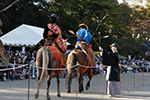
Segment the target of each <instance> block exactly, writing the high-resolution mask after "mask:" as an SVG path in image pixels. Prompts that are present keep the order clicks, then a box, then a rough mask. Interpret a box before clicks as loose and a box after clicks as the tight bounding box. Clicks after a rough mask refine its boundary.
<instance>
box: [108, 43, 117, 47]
mask: <svg viewBox="0 0 150 100" xmlns="http://www.w3.org/2000/svg"><path fill="white" fill-rule="evenodd" d="M110 47H117V48H119V45H118V44H117V43H113V44H111V45H110Z"/></svg>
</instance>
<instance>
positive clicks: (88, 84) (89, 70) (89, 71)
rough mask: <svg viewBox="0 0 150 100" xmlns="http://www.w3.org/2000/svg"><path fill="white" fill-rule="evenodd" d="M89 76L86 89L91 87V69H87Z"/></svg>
mask: <svg viewBox="0 0 150 100" xmlns="http://www.w3.org/2000/svg"><path fill="white" fill-rule="evenodd" d="M87 76H88V82H87V84H86V90H88V89H89V88H90V82H91V69H88V70H87Z"/></svg>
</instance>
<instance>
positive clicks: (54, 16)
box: [48, 13, 59, 19]
mask: <svg viewBox="0 0 150 100" xmlns="http://www.w3.org/2000/svg"><path fill="white" fill-rule="evenodd" d="M48 17H49V18H56V19H58V18H59V17H58V16H57V15H56V14H54V13H53V14H51V15H50V16H48Z"/></svg>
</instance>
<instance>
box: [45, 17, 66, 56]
mask: <svg viewBox="0 0 150 100" xmlns="http://www.w3.org/2000/svg"><path fill="white" fill-rule="evenodd" d="M58 18H59V17H57V15H56V14H52V15H51V16H50V23H48V24H47V26H46V27H45V30H44V33H43V37H44V39H45V38H46V39H50V40H52V41H53V42H55V44H56V45H57V46H58V47H59V48H60V49H61V50H62V51H63V52H65V53H66V46H65V43H64V41H63V39H62V35H61V29H60V27H59V26H58V25H57V24H56V21H57V19H58ZM48 45H52V43H51V42H49V44H48Z"/></svg>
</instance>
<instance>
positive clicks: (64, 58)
mask: <svg viewBox="0 0 150 100" xmlns="http://www.w3.org/2000/svg"><path fill="white" fill-rule="evenodd" d="M67 41H68V38H67V39H65V40H64V44H65V48H66V49H67ZM62 61H63V65H65V64H66V61H67V58H66V55H65V53H63V54H62Z"/></svg>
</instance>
